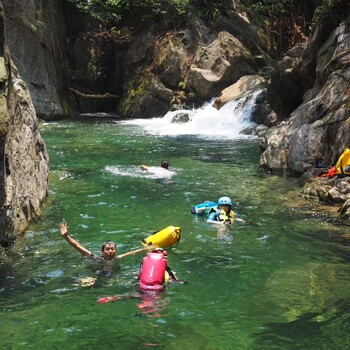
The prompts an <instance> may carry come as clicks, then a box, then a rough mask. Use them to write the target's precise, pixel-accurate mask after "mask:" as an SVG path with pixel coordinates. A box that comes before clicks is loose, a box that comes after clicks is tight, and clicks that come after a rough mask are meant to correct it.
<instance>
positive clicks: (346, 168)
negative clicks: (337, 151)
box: [335, 148, 350, 175]
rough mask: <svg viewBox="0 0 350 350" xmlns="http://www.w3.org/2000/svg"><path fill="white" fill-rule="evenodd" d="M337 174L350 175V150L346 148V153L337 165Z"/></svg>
mask: <svg viewBox="0 0 350 350" xmlns="http://www.w3.org/2000/svg"><path fill="white" fill-rule="evenodd" d="M335 167H336V168H337V174H347V175H350V149H349V148H345V151H344V152H343V153H342V154H341V156H340V157H339V159H338V161H337V164H336V165H335Z"/></svg>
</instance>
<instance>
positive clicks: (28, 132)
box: [0, 49, 49, 246]
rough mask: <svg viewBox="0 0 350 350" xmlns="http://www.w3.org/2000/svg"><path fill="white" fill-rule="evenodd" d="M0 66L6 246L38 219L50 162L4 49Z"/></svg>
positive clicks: (1, 221)
mask: <svg viewBox="0 0 350 350" xmlns="http://www.w3.org/2000/svg"><path fill="white" fill-rule="evenodd" d="M0 64H1V68H0V72H1V77H0V80H1V90H2V100H1V113H0V152H1V167H0V168H1V172H0V188H1V191H0V203H1V209H0V245H2V246H8V245H9V244H11V243H12V242H13V241H14V240H15V239H16V238H17V237H18V236H19V235H21V234H23V233H24V232H25V230H26V229H27V226H28V224H29V223H30V222H32V221H35V220H37V219H38V218H39V217H40V214H41V204H42V201H43V200H44V198H45V197H46V194H47V190H48V172H49V166H48V163H49V160H48V155H47V152H46V147H45V143H44V141H43V139H42V138H41V136H40V133H39V130H38V121H37V118H36V114H35V110H34V107H33V104H32V101H31V98H30V94H29V90H28V88H27V86H26V84H25V83H24V81H23V80H22V79H21V77H20V76H19V74H18V71H17V69H16V67H15V66H14V64H13V62H11V60H10V58H9V54H8V52H7V49H5V60H4V59H3V58H2V59H1V60H0ZM5 67H6V70H5Z"/></svg>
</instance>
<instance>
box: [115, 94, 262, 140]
mask: <svg viewBox="0 0 350 350" xmlns="http://www.w3.org/2000/svg"><path fill="white" fill-rule="evenodd" d="M259 93H261V91H256V92H255V93H254V94H252V95H250V96H249V97H243V98H241V99H239V100H235V101H230V102H228V103H226V104H225V105H224V106H223V107H222V108H221V109H220V110H217V109H216V108H214V107H212V104H213V102H214V101H215V98H214V99H213V100H211V101H210V102H207V103H206V104H204V105H203V106H202V107H201V108H199V109H192V110H180V111H174V112H168V113H167V114H166V115H165V116H164V117H162V118H152V119H134V120H126V121H121V122H120V123H122V124H127V125H138V126H140V127H142V128H143V130H144V131H145V132H147V133H149V134H151V135H162V136H165V135H167V136H178V135H197V136H200V137H206V138H229V139H237V138H247V137H249V136H247V135H243V134H241V131H242V130H244V129H245V128H247V127H248V126H250V125H252V124H253V122H252V121H251V113H252V110H253V108H254V106H255V101H256V97H257V96H258V95H259ZM179 115H183V116H186V115H187V116H188V122H176V119H177V117H178V116H179ZM250 137H251V136H250Z"/></svg>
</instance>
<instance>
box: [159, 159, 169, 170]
mask: <svg viewBox="0 0 350 350" xmlns="http://www.w3.org/2000/svg"><path fill="white" fill-rule="evenodd" d="M160 166H161V167H162V168H164V169H168V168H169V162H168V161H167V160H162V161H161V163H160Z"/></svg>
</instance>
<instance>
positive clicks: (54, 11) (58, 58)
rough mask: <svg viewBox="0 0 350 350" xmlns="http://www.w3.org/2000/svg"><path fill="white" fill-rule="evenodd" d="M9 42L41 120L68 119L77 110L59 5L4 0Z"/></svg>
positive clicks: (10, 49) (5, 26) (27, 0)
mask: <svg viewBox="0 0 350 350" xmlns="http://www.w3.org/2000/svg"><path fill="white" fill-rule="evenodd" d="M2 4H3V18H4V31H5V37H6V38H5V40H6V44H7V45H8V48H9V53H10V56H11V59H12V61H13V63H14V65H15V66H16V67H17V69H18V72H19V74H20V76H21V77H22V79H23V80H24V81H25V83H26V84H27V86H28V88H29V91H30V95H31V98H32V101H33V104H34V106H35V110H36V113H37V115H38V116H39V117H43V118H45V119H50V118H55V117H58V116H67V115H68V113H69V112H70V111H72V110H73V108H74V104H73V100H70V97H69V94H68V90H67V84H68V83H67V82H68V70H67V67H66V56H65V50H64V43H65V20H64V16H63V10H62V6H61V5H60V4H59V2H56V1H49V2H47V1H36V0H26V1H12V0H3V1H2Z"/></svg>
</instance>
